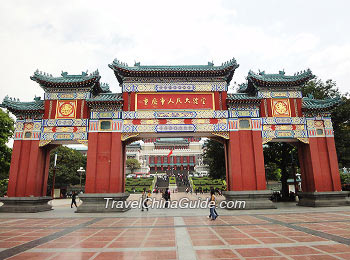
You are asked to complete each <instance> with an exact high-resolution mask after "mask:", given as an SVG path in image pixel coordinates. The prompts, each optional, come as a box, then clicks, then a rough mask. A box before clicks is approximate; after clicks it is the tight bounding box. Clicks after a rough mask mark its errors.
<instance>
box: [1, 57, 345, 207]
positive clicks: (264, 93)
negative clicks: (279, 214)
mask: <svg viewBox="0 0 350 260" xmlns="http://www.w3.org/2000/svg"><path fill="white" fill-rule="evenodd" d="M109 67H110V68H111V69H112V70H113V71H114V74H115V76H116V78H117V80H118V82H119V85H120V87H121V90H122V93H111V92H110V90H109V87H108V85H106V84H102V83H100V75H99V73H98V72H97V71H96V72H94V73H92V74H89V75H88V74H87V73H82V74H81V75H68V74H67V73H62V75H61V77H53V76H52V75H48V74H46V73H41V72H39V71H36V72H35V73H34V75H33V76H32V77H31V79H32V80H34V81H36V82H38V84H39V85H40V86H41V87H42V88H43V89H44V91H45V96H44V100H41V99H40V98H36V99H35V100H34V101H33V102H19V101H17V100H11V99H8V98H6V99H5V100H4V101H3V103H2V106H3V107H6V108H7V109H8V110H10V111H11V112H13V113H14V114H15V115H16V116H17V123H16V131H15V142H14V149H13V155H12V162H11V169H10V179H9V188H8V196H9V198H4V199H2V201H3V202H4V206H3V207H2V208H1V210H2V211H6V210H7V211H11V210H14V207H13V205H16V208H19V209H20V210H22V211H26V210H27V211H28V210H31V209H33V207H32V205H35V209H34V211H38V210H46V209H47V206H46V205H47V203H46V202H47V200H49V199H50V198H45V197H43V195H44V194H43V193H42V192H41V191H42V190H43V184H42V183H43V181H44V180H45V178H47V177H46V176H47V167H46V165H47V164H45V160H47V156H46V157H45V154H47V148H46V147H47V145H48V144H50V143H53V142H55V141H72V140H74V141H76V142H79V143H83V144H86V145H88V155H87V160H88V161H87V172H86V193H85V194H84V196H82V200H83V202H84V203H83V204H82V206H81V207H79V208H78V212H104V211H108V209H105V200H104V198H105V197H110V198H114V199H115V200H125V199H126V198H127V197H128V194H126V193H124V170H125V145H126V143H127V142H129V141H131V140H135V139H137V138H142V137H144V136H150V135H155V136H162V135H164V136H166V135H167V136H169V135H177V136H181V135H187V136H188V135H191V136H205V135H207V136H209V135H210V136H218V137H220V138H221V139H223V140H225V141H224V142H225V150H226V162H227V167H226V169H227V184H228V191H226V192H225V197H226V200H238V199H239V200H245V201H246V207H247V208H273V207H274V205H273V204H272V203H271V201H270V200H269V199H268V198H269V197H270V195H271V191H267V190H266V180H265V169H264V158H263V148H262V145H263V143H266V142H269V141H273V140H274V139H288V138H294V139H297V140H299V142H301V143H302V144H300V151H301V154H302V156H301V159H302V163H301V168H302V172H303V176H304V182H303V191H304V193H303V194H302V200H301V201H300V202H299V204H300V205H305V206H323V205H329V204H330V203H331V204H332V205H333V206H334V205H336V204H337V205H345V203H346V200H345V194H344V193H342V192H341V187H340V178H339V172H338V164H337V157H336V153H335V144H334V138H333V129H332V123H331V119H330V113H329V111H330V110H331V109H332V108H333V107H335V106H336V105H337V104H339V102H340V99H333V100H315V99H313V98H305V97H302V94H301V87H302V86H303V85H304V84H305V83H306V82H307V81H308V80H310V79H311V78H313V75H312V73H311V71H310V70H307V71H304V72H301V73H297V74H295V75H294V76H287V75H285V73H284V72H283V71H280V72H279V73H278V74H265V73H264V72H260V73H259V74H256V73H254V72H252V71H250V72H249V73H248V76H247V82H246V83H244V84H241V85H240V88H239V89H238V92H237V93H235V94H228V93H227V91H228V85H229V83H230V81H231V79H232V77H233V74H234V71H235V70H236V69H237V68H238V64H237V63H236V61H235V59H232V60H230V61H228V62H225V63H223V64H221V65H220V66H214V64H213V63H208V65H199V66H142V65H140V63H135V65H134V66H128V65H127V64H125V63H121V62H119V61H118V60H114V61H113V63H111V64H110V65H109ZM321 131H323V132H322V134H321ZM29 151H31V152H29ZM45 158H46V159H45ZM23 189H24V190H25V192H22V190H23ZM334 203H335V204H334ZM123 210H127V209H123ZM32 211H33V210H32Z"/></svg>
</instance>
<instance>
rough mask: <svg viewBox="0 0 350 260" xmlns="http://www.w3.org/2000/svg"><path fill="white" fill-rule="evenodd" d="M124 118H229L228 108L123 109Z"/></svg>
mask: <svg viewBox="0 0 350 260" xmlns="http://www.w3.org/2000/svg"><path fill="white" fill-rule="evenodd" d="M122 118H123V119H147V118H156V119H166V118H228V111H227V110H214V111H212V110H192V111H123V112H122Z"/></svg>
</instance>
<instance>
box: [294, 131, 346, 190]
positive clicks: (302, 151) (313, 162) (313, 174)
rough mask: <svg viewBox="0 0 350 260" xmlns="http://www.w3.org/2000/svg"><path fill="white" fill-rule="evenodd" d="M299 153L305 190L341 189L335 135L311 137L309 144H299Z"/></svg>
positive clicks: (303, 188)
mask: <svg viewBox="0 0 350 260" xmlns="http://www.w3.org/2000/svg"><path fill="white" fill-rule="evenodd" d="M298 153H299V161H300V166H301V167H300V169H301V179H302V190H303V191H304V192H324V191H341V183H340V176H339V170H338V159H337V154H336V150H335V143H334V138H333V137H313V138H309V144H304V143H300V144H299V149H298Z"/></svg>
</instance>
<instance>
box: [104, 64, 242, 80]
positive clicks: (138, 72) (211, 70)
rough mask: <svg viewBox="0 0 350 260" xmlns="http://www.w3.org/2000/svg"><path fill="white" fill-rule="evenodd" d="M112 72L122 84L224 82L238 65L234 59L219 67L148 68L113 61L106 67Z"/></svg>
mask: <svg viewBox="0 0 350 260" xmlns="http://www.w3.org/2000/svg"><path fill="white" fill-rule="evenodd" d="M108 66H109V67H110V68H111V69H113V70H114V74H115V75H116V77H117V79H118V81H119V82H120V83H122V82H123V79H124V78H125V77H208V76H211V77H224V78H225V79H226V81H228V82H229V81H230V80H231V79H232V76H233V73H234V71H235V69H236V68H238V66H239V65H238V64H237V62H236V60H235V59H232V60H230V61H227V62H225V63H222V64H221V65H220V66H214V64H213V63H212V62H208V65H178V66H176V65H174V66H170V65H164V66H150V65H140V63H139V62H138V63H135V64H134V66H133V67H131V66H130V67H129V66H128V64H126V63H123V62H120V61H119V60H117V59H115V60H114V61H113V63H112V64H109V65H108Z"/></svg>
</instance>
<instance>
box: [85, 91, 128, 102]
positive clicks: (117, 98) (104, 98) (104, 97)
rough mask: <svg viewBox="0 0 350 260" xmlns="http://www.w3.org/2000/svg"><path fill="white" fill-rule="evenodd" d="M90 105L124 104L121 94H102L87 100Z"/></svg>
mask: <svg viewBox="0 0 350 260" xmlns="http://www.w3.org/2000/svg"><path fill="white" fill-rule="evenodd" d="M86 101H87V102H88V103H101V102H103V103H123V97H122V94H121V93H100V94H98V95H97V96H94V97H92V98H89V99H87V100H86Z"/></svg>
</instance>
